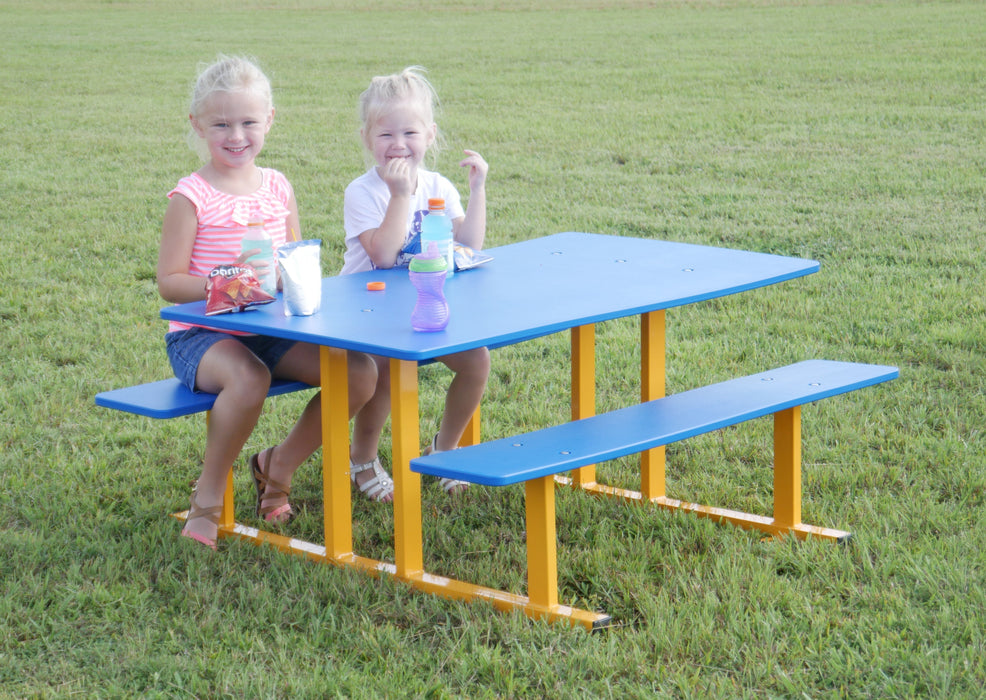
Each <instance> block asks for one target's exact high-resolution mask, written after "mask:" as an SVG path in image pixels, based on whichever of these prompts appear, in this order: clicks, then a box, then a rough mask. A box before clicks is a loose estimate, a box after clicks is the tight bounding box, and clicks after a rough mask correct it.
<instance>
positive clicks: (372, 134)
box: [363, 101, 438, 170]
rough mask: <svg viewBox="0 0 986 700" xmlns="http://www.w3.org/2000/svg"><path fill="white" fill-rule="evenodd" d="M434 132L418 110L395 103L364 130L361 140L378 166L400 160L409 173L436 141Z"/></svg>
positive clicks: (406, 104) (403, 103) (435, 127)
mask: <svg viewBox="0 0 986 700" xmlns="http://www.w3.org/2000/svg"><path fill="white" fill-rule="evenodd" d="M437 132H438V127H437V126H436V125H435V124H434V123H432V124H427V123H425V121H424V120H423V119H422V118H421V115H420V113H419V110H417V109H415V108H414V106H413V105H412V104H410V103H409V102H406V101H405V102H398V103H397V104H395V105H394V106H393V107H392V108H391V109H390V110H388V111H387V112H385V113H384V114H383V115H381V117H380V118H379V119H377V121H376V123H375V124H373V125H372V126H370V127H369V128H367V129H364V131H363V140H364V141H365V143H366V147H367V148H368V149H369V150H370V153H371V154H372V155H373V160H374V161H376V164H377V165H378V166H379V167H381V168H383V167H385V166H386V165H387V163H388V162H390V161H391V160H394V159H395V158H403V159H406V160H407V161H408V165H409V166H410V167H411V169H412V170H416V169H417V167H418V166H419V165H420V164H421V162H422V161H423V160H424V158H425V153H427V152H428V148H429V147H430V146H431V144H432V143H434V142H435V135H436V134H437Z"/></svg>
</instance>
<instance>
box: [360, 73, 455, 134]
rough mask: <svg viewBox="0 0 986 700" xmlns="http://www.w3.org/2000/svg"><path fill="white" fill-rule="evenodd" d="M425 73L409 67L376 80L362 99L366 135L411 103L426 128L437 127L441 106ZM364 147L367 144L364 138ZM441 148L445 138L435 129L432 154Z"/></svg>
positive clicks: (361, 107)
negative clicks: (390, 112)
mask: <svg viewBox="0 0 986 700" xmlns="http://www.w3.org/2000/svg"><path fill="white" fill-rule="evenodd" d="M426 72H427V71H426V70H425V69H424V68H422V67H421V66H409V67H407V68H405V69H404V70H402V71H401V72H400V73H393V74H391V75H378V76H376V77H375V78H373V79H372V80H371V81H370V87H368V88H366V90H364V91H363V93H362V94H361V95H360V96H359V119H360V124H361V125H362V128H363V134H364V135H365V134H368V133H370V129H372V128H373V126H374V124H376V123H377V122H378V121H379V120H380V119H381V118H382V117H383V115H384V114H386V113H387V111H388V110H389V109H391V108H392V107H393V106H394V105H395V104H396V103H398V102H409V103H410V104H411V105H413V106H414V107H415V108H416V109H417V110H418V115H419V116H420V117H421V121H423V122H424V123H425V124H427V125H431V124H434V123H435V111H436V109H437V107H438V105H439V103H438V94H437V93H436V92H435V88H434V87H432V85H431V83H430V82H428V79H427V78H426V77H425V76H424V73H426ZM363 144H364V145H366V139H365V137H364V139H363ZM442 145H443V138H442V135H441V133H440V132H439V131H438V130H437V128H436V133H435V142H434V143H433V144H432V145H431V148H430V149H429V151H432V152H433V154H437V152H438V151H439V150H441V147H442Z"/></svg>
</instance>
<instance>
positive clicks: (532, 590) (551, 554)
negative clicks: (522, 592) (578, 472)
mask: <svg viewBox="0 0 986 700" xmlns="http://www.w3.org/2000/svg"><path fill="white" fill-rule="evenodd" d="M524 488H525V500H526V503H525V507H526V509H527V596H528V598H529V599H530V605H531V606H532V607H533V608H535V609H538V608H540V609H543V610H545V611H549V610H551V609H553V608H555V607H557V605H558V560H557V547H558V540H557V537H556V534H555V480H554V479H553V478H552V477H550V476H545V477H541V478H539V479H531V480H530V481H527V482H525V484H524Z"/></svg>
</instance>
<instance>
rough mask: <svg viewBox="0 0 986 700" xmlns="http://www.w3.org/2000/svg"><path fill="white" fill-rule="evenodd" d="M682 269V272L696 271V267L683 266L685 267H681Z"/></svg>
mask: <svg viewBox="0 0 986 700" xmlns="http://www.w3.org/2000/svg"><path fill="white" fill-rule="evenodd" d="M681 271H682V272H695V268H694V267H683V268H681Z"/></svg>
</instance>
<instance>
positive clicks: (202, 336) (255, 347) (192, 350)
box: [164, 326, 297, 392]
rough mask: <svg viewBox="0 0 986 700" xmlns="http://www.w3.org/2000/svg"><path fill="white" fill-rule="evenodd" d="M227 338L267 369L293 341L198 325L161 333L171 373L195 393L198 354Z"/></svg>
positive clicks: (279, 359) (277, 360) (291, 345)
mask: <svg viewBox="0 0 986 700" xmlns="http://www.w3.org/2000/svg"><path fill="white" fill-rule="evenodd" d="M230 338H232V339H233V340H238V341H239V342H241V343H243V345H245V346H246V347H247V349H248V350H249V351H250V352H252V353H253V354H254V355H256V356H257V359H259V360H260V361H261V362H263V363H264V364H265V365H266V366H267V369H269V370H270V371H271V372H273V371H274V367H276V366H277V363H278V362H280V361H281V358H282V357H284V355H285V353H287V351H288V350H290V349H291V348H292V347H293V346H294V345H295V344H296V342H297V341H294V340H285V339H283V338H272V337H270V336H267V335H232V334H230V333H223V332H222V331H214V330H210V329H208V328H201V327H198V326H194V327H192V328H188V329H186V330H183V331H173V332H171V333H167V334H165V336H164V342H165V344H166V345H167V348H168V360H169V361H170V362H171V368H172V369H173V370H174V371H175V376H176V377H178V379H179V381H181V383H182V384H184V385H185V386H187V387H188V388H189V389H191V390H192V391H195V392H198V391H199V389H196V388H195V375H196V373H197V372H198V370H199V363H200V362H202V356H203V355H205V353H206V351H207V350H208V349H209V348H211V347H212V346H213V345H215V344H216V343H218V342H219V341H220V340H228V339H230Z"/></svg>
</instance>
